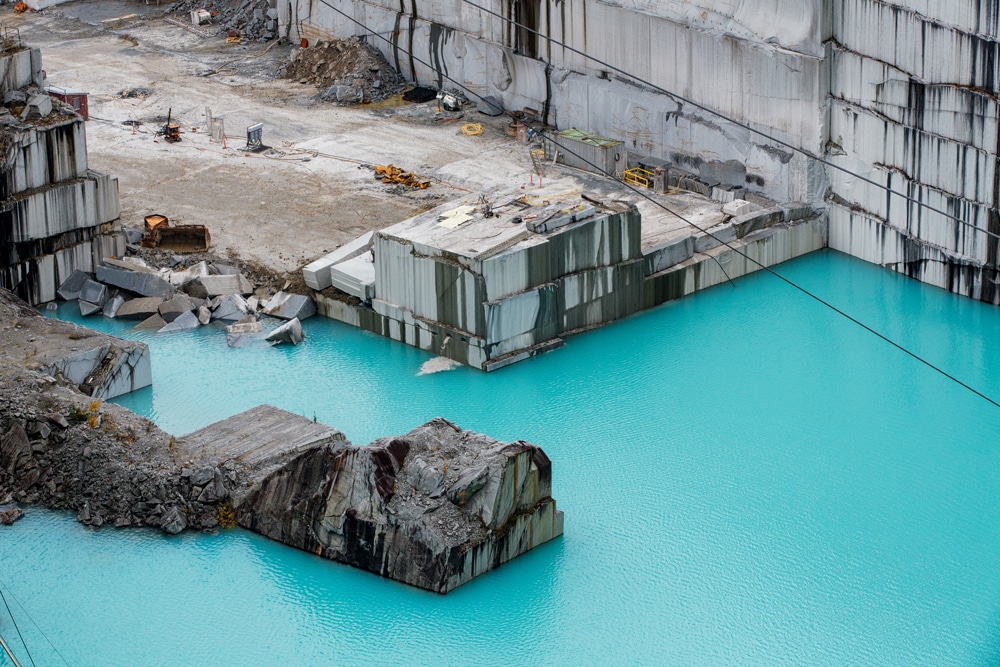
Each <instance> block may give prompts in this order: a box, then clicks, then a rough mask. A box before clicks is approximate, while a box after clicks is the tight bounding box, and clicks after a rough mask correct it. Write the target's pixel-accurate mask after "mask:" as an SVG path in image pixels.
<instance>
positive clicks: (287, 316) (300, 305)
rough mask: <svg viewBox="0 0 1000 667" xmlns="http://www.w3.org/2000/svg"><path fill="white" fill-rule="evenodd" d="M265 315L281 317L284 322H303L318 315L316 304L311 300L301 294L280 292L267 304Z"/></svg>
mask: <svg viewBox="0 0 1000 667" xmlns="http://www.w3.org/2000/svg"><path fill="white" fill-rule="evenodd" d="M264 314H265V315H270V316H271V317H280V318H281V319H283V320H291V319H298V320H299V321H302V320H304V319H307V318H310V317H312V316H313V315H315V314H316V304H315V303H314V302H313V300H312V299H311V298H309V297H307V296H303V295H301V294H289V293H287V292H278V293H277V294H275V295H274V296H273V297H271V300H270V301H268V302H267V308H265V309H264Z"/></svg>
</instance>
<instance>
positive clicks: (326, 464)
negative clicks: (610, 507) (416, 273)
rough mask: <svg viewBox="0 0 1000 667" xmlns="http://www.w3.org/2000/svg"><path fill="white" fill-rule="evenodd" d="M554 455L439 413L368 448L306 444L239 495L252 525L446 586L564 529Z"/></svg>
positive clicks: (431, 586) (383, 570) (241, 517)
mask: <svg viewBox="0 0 1000 667" xmlns="http://www.w3.org/2000/svg"><path fill="white" fill-rule="evenodd" d="M551 492H552V466H551V463H550V462H549V459H548V457H547V456H546V455H545V453H544V452H543V451H542V450H541V449H540V448H539V447H537V446H535V445H532V444H529V443H527V442H521V441H518V442H513V443H504V442H498V441H496V440H494V439H493V438H490V437H488V436H485V435H480V434H478V433H473V432H472V431H464V430H462V429H461V428H459V427H457V426H455V425H454V424H452V423H450V422H448V421H446V420H444V419H434V420H432V421H430V422H428V423H427V424H424V425H423V426H421V427H419V428H416V429H414V430H413V431H410V432H409V433H408V434H406V435H404V436H400V437H395V438H382V439H380V440H376V441H375V442H373V443H371V444H370V445H368V446H365V447H360V446H356V445H352V444H350V443H348V442H345V441H340V442H333V443H330V444H326V445H324V446H322V447H319V448H315V449H312V450H309V451H306V452H304V453H302V454H300V455H299V456H297V457H296V458H294V459H293V460H291V461H290V462H288V463H287V464H286V465H284V466H283V467H282V468H281V469H279V470H277V471H276V472H274V473H273V474H271V475H270V476H269V477H268V478H267V479H266V480H264V481H263V482H261V483H260V484H259V485H258V486H256V487H255V488H254V489H253V490H252V491H250V492H249V493H248V494H247V495H246V496H244V497H243V498H241V499H240V500H239V501H238V502H237V505H236V519H237V521H238V522H239V523H240V524H241V525H244V526H246V527H247V528H250V529H251V530H254V531H256V532H259V533H261V534H262V535H266V536H267V537H271V538H273V539H276V540H278V541H281V542H284V543H285V544H289V545H292V546H295V547H298V548H300V549H304V550H306V551H311V552H314V553H317V554H320V555H322V556H324V557H326V558H330V559H333V560H336V561H340V562H344V563H348V564H350V565H354V566H356V567H360V568H363V569H366V570H370V571H372V572H376V573H378V574H381V575H383V576H386V577H390V578H392V579H396V580H398V581H403V582H405V583H408V584H412V585H414V586H419V587H420V588H425V589H428V590H432V591H435V592H438V593H447V592H448V591H450V590H452V589H454V588H456V587H458V586H460V585H462V584H464V583H465V582H467V581H469V580H471V579H472V578H473V577H476V576H478V575H480V574H483V573H484V572H487V571H489V570H491V569H494V568H496V567H498V566H499V565H501V564H502V563H505V562H506V561H508V560H510V559H512V558H514V557H515V556H518V555H520V554H522V553H524V552H525V551H527V550H529V549H531V548H532V547H535V546H537V545H539V544H541V543H543V542H547V541H548V540H550V539H552V538H553V537H556V536H558V535H561V534H562V530H563V515H562V512H560V511H558V510H557V509H556V503H555V501H554V500H553V499H552V496H551Z"/></svg>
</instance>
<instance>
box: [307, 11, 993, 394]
mask: <svg viewBox="0 0 1000 667" xmlns="http://www.w3.org/2000/svg"><path fill="white" fill-rule="evenodd" d="M464 1H467V0H463V2H464ZM320 2H321V3H322V4H324V5H326V6H327V7H329V8H330V9H332V10H333V11H335V12H337V13H338V14H340V15H341V16H343V17H344V18H346V19H348V20H349V21H351V22H352V23H354V24H356V25H358V26H359V27H361V28H362V29H364V30H365V31H366V32H368V33H369V34H371V35H372V36H374V37H377V38H379V39H381V40H382V41H384V42H386V43H387V44H389V45H390V46H392V41H391V40H390V39H389V38H388V37H384V36H382V35H380V34H378V33H377V32H375V31H374V30H372V29H371V28H369V27H368V26H366V25H365V24H364V23H362V22H361V21H358V20H357V19H355V18H354V17H353V16H350V15H348V14H347V13H345V12H343V11H341V10H340V9H338V8H336V7H334V6H333V5H332V4H330V2H329V0H320ZM398 50H399V51H400V52H402V53H405V54H406V55H408V56H409V57H410V58H412V59H413V60H414V61H415V62H418V63H420V64H421V65H423V66H424V67H427V68H429V69H431V70H432V71H434V67H433V66H431V65H430V64H429V63H427V62H424V61H423V60H420V59H419V58H418V57H417V56H416V55H414V54H413V53H412V52H411V51H408V50H406V49H403V48H399V49H398ZM441 76H442V77H443V78H446V79H448V80H449V81H451V82H452V83H454V84H455V85H456V86H458V87H459V88H461V89H462V90H464V91H465V92H467V93H469V94H470V95H473V96H474V97H477V98H479V99H480V100H482V99H483V96H482V95H480V94H479V93H477V92H475V91H474V90H471V89H469V88H468V87H466V86H465V85H463V84H462V83H460V82H459V81H457V80H456V79H454V78H452V77H450V76H448V75H447V74H444V73H442V74H441ZM542 134H545V133H544V132H543V133H542ZM560 150H566V149H565V147H564V146H562V145H560ZM566 152H567V153H571V154H572V155H574V156H575V157H577V158H578V159H580V160H582V161H583V162H585V163H587V164H589V165H590V166H591V167H593V168H595V169H597V171H598V172H599V173H601V174H604V175H605V176H610V175H609V174H608V173H607V172H605V171H604V170H603V169H601V168H600V167H599V166H598V165H596V164H594V163H592V162H590V161H589V160H587V159H586V158H584V157H583V156H581V155H579V154H577V153H575V152H573V151H571V150H566ZM614 180H615V183H617V184H618V185H621V186H622V187H625V188H628V189H629V190H631V191H632V192H633V193H635V194H637V195H639V196H640V197H642V198H643V199H646V200H647V201H649V202H651V203H652V204H654V205H656V206H658V207H660V208H662V209H663V210H664V211H666V212H667V213H670V214H671V215H673V216H676V217H677V218H678V219H679V220H681V221H682V222H684V223H685V224H687V225H690V226H691V227H693V228H694V229H696V230H698V231H699V232H701V233H702V234H705V235H706V236H710V237H711V238H713V239H715V240H716V241H718V242H719V244H720V245H723V246H725V247H727V248H729V249H730V250H732V251H733V252H735V253H736V254H738V255H740V256H741V257H743V258H744V259H746V260H747V261H749V262H751V263H753V264H754V265H756V266H757V267H758V268H760V269H761V270H763V271H765V272H767V273H769V274H770V275H772V276H774V277H775V278H777V279H778V280H781V281H782V282H784V283H785V284H787V285H789V286H791V287H793V288H794V289H796V290H798V291H799V292H801V293H802V294H804V295H806V296H807V297H809V298H810V299H813V300H814V301H816V302H817V303H819V304H821V305H823V306H826V307H827V308H829V309H830V310H832V311H833V312H834V313H837V314H838V315H840V316H841V317H843V318H845V319H847V320H848V321H850V322H853V323H854V324H856V325H857V326H859V327H861V328H862V329H864V330H865V331H867V332H869V333H871V334H872V335H874V336H876V337H878V338H880V339H882V340H883V341H885V342H886V343H888V344H889V345H891V346H892V347H894V348H896V349H897V350H899V351H900V352H903V353H904V354H906V355H907V356H909V357H911V358H913V359H915V360H916V361H918V362H920V363H921V364H923V365H924V366H927V367H928V368H930V369H931V370H933V371H935V372H936V373H938V374H940V375H942V376H943V377H945V378H947V379H948V380H951V381H952V382H954V383H955V384H957V385H959V386H960V387H962V388H964V389H966V390H968V391H970V392H972V393H973V394H975V395H976V396H978V397H980V398H982V399H983V400H984V401H986V402H988V403H990V404H992V405H993V406H994V407H997V408H1000V402H998V401H996V400H994V399H992V398H990V397H989V396H987V395H986V394H984V393H983V392H981V391H979V390H978V389H976V388H975V387H973V386H971V385H969V384H967V383H965V382H963V381H962V380H960V379H959V378H958V377H956V376H954V375H952V374H951V373H949V372H948V371H946V370H944V369H943V368H940V367H939V366H936V365H935V364H934V363H932V362H931V361H929V360H927V359H924V358H923V357H921V356H920V355H919V354H917V353H916V352H912V351H911V350H909V349H908V348H906V347H904V346H903V345H902V344H900V343H897V342H896V341H894V340H892V339H891V338H889V337H888V336H886V335H884V334H882V333H880V332H878V331H876V330H875V329H873V328H872V327H870V326H868V325H867V324H865V323H864V322H862V321H860V320H858V319H857V318H855V317H853V316H852V315H850V314H848V313H846V312H845V311H843V310H841V309H840V308H838V307H837V306H835V305H833V304H832V303H830V302H828V301H826V300H825V299H823V298H822V297H820V296H819V295H817V294H814V293H813V292H811V291H809V290H808V289H806V288H805V287H803V286H801V285H799V284H798V283H796V282H794V281H792V280H791V279H789V278H786V277H785V276H783V275H781V274H780V273H778V272H777V271H775V270H774V269H772V268H771V267H769V266H765V265H764V264H762V263H761V262H759V261H757V260H756V259H754V258H753V257H750V256H749V255H748V254H746V253H745V252H743V251H742V250H740V249H739V248H736V247H735V246H733V245H732V244H731V243H729V242H728V241H725V240H723V239H721V238H719V237H718V236H716V235H715V234H712V233H711V232H709V231H707V230H706V229H703V228H701V227H700V226H698V225H696V224H695V223H693V222H691V221H690V220H688V219H687V218H685V217H684V216H683V215H681V214H680V213H677V212H676V211H673V210H671V209H670V208H669V207H667V206H666V205H665V204H663V203H662V202H660V201H657V200H656V199H654V198H653V197H651V196H650V195H649V194H647V193H645V192H643V191H641V190H639V189H638V188H636V187H634V186H632V185H631V184H629V183H625V182H623V181H618V180H617V179H614Z"/></svg>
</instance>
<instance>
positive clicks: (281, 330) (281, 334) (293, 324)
mask: <svg viewBox="0 0 1000 667" xmlns="http://www.w3.org/2000/svg"><path fill="white" fill-rule="evenodd" d="M305 337H306V335H305V333H304V332H303V331H302V323H301V322H299V320H298V319H293V320H289V321H288V322H285V323H284V324H282V325H281V326H280V327H278V328H277V329H275V330H274V331H272V332H271V333H269V334H268V335H267V336H265V337H264V340H266V341H268V342H271V343H291V344H292V345H298V344H299V343H301V342H302V341H303V340H305Z"/></svg>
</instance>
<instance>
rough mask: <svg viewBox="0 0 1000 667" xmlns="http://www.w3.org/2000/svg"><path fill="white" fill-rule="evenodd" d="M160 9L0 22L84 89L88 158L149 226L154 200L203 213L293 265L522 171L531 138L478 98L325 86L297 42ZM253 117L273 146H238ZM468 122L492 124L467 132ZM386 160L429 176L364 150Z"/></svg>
mask: <svg viewBox="0 0 1000 667" xmlns="http://www.w3.org/2000/svg"><path fill="white" fill-rule="evenodd" d="M166 9H167V6H166V5H165V4H164V5H163V6H157V5H152V4H145V3H143V2H121V1H117V2H116V1H101V2H98V1H96V0H79V1H77V2H70V3H65V4H62V5H58V6H56V7H52V8H49V9H46V10H43V11H40V12H37V13H33V12H26V13H24V14H15V13H14V12H13V11H12V9H11V6H10V5H6V6H3V7H2V8H0V21H2V22H3V24H4V25H5V26H6V27H8V28H12V29H13V28H17V29H19V30H20V35H21V38H22V39H23V40H24V42H25V43H26V44H27V45H29V46H32V47H39V48H40V49H41V51H42V62H43V68H44V69H45V72H46V75H47V80H48V83H49V84H51V85H54V86H63V87H67V88H76V89H81V90H85V91H87V92H89V94H90V97H89V106H90V121H89V122H88V123H87V143H88V151H89V159H90V166H91V168H93V169H96V170H98V171H103V172H108V173H111V174H115V175H117V176H118V179H119V186H120V196H121V208H122V215H121V219H122V222H123V223H125V224H131V225H135V226H141V224H142V219H143V217H144V216H145V215H147V214H150V213H160V214H163V215H166V216H167V217H169V218H170V220H171V222H172V223H177V224H204V225H207V226H208V227H209V229H210V230H211V234H212V241H213V248H212V249H213V251H215V252H216V253H218V254H225V253H227V252H228V251H230V250H231V251H234V252H236V253H237V254H238V255H239V256H241V257H243V258H245V259H247V260H250V261H255V262H259V263H261V264H263V265H264V266H267V267H269V268H271V269H273V270H275V271H278V272H289V271H297V270H298V269H299V268H301V267H302V266H303V265H304V264H306V263H308V262H310V261H312V260H313V259H315V258H317V257H319V256H321V255H323V254H325V253H327V252H329V251H331V250H333V249H334V248H336V247H337V246H339V245H342V244H343V243H345V242H347V241H350V240H353V239H354V238H356V237H358V236H359V235H361V234H362V233H364V232H365V231H368V230H371V229H380V228H382V227H386V226H388V225H390V224H393V223H395V222H398V221H400V220H403V219H405V218H407V217H410V216H411V215H413V214H415V213H417V212H419V211H422V210H425V209H427V208H429V207H431V206H436V205H437V204H439V203H441V202H442V201H446V200H448V199H451V198H454V197H456V196H458V195H461V194H464V193H465V192H466V191H474V192H478V191H480V190H484V189H490V188H492V187H493V186H495V185H496V184H497V183H503V184H504V185H505V187H507V188H509V187H511V186H514V185H516V184H517V183H519V182H520V181H522V180H523V181H525V182H526V181H527V179H528V172H529V168H530V158H529V154H528V148H527V147H526V146H524V145H521V144H519V143H517V142H516V141H514V139H513V138H512V137H511V136H510V134H509V128H508V124H509V119H507V118H505V117H502V116H501V117H497V118H489V117H487V116H484V115H482V114H479V113H477V112H476V111H475V108H474V105H473V106H468V107H466V109H465V111H464V112H463V113H457V112H456V113H450V112H443V113H437V106H436V103H435V102H434V101H431V102H428V103H424V104H405V105H402V106H393V104H396V103H398V98H393V99H390V100H389V101H388V102H385V103H382V104H381V105H379V106H375V105H367V106H366V105H360V106H355V107H341V106H337V105H336V104H334V103H330V102H324V101H321V100H320V99H319V93H321V92H323V91H322V90H319V89H318V88H317V87H316V85H313V84H309V83H306V84H303V83H300V82H299V80H297V79H287V78H281V76H280V75H281V73H282V71H283V69H284V68H285V67H286V65H287V64H289V63H291V60H292V53H293V52H294V51H297V50H298V46H290V45H284V44H279V43H278V42H277V41H271V42H267V43H259V42H253V43H241V44H229V43H227V42H226V39H225V36H224V35H223V36H218V35H215V36H212V37H203V36H201V35H199V34H195V33H194V32H192V31H191V30H188V29H185V28H184V27H181V26H179V25H175V24H172V23H169V22H167V21H166V18H167V17H168V16H172V17H173V18H176V19H181V20H184V21H188V22H189V21H190V20H189V18H188V17H187V15H186V14H183V13H179V14H172V15H167V14H165V10H166ZM122 17H124V18H122ZM206 34H207V33H206ZM123 91H124V92H123ZM128 91H132V92H131V94H129V92H128ZM206 108H210V109H211V111H212V114H213V116H215V117H216V118H219V117H221V118H223V119H224V123H225V131H226V135H227V141H226V145H225V146H223V145H222V144H219V143H214V142H212V141H210V137H209V135H208V133H207V132H206V131H205V123H206V116H205V112H206ZM168 111H172V118H173V119H174V120H176V122H179V123H180V124H181V130H182V132H183V134H182V141H180V142H179V143H173V144H171V143H167V142H166V141H164V140H163V138H162V137H158V136H156V132H157V130H159V129H160V127H161V126H162V125H163V123H164V121H165V120H166V117H167V113H168ZM256 123H263V124H264V131H263V143H264V144H265V145H267V146H270V147H272V150H269V151H264V152H260V153H246V152H243V151H240V150H239V149H241V148H243V147H244V146H245V144H246V128H247V127H248V126H251V125H254V124H256ZM465 123H480V124H482V125H483V127H484V132H483V133H482V134H481V135H479V136H465V135H464V134H462V133H461V131H460V129H461V127H462V125H463V124H465ZM389 163H392V164H394V165H396V166H398V167H401V168H403V169H404V170H407V171H412V172H415V173H416V174H418V175H419V176H421V177H423V178H425V179H429V180H431V186H430V187H428V188H427V189H426V190H407V189H405V188H403V187H401V186H390V185H386V184H383V183H381V182H380V181H377V180H375V179H374V178H373V172H372V171H371V169H369V168H366V167H365V166H363V165H373V164H389Z"/></svg>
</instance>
